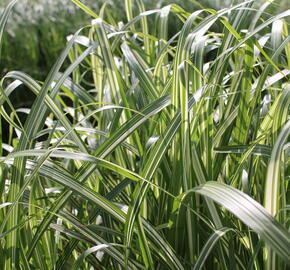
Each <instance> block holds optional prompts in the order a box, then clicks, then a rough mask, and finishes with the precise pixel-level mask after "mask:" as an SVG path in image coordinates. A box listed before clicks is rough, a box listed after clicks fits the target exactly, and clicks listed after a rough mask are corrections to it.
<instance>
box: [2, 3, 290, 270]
mask: <svg viewBox="0 0 290 270" xmlns="http://www.w3.org/2000/svg"><path fill="white" fill-rule="evenodd" d="M72 1H73V2H74V3H75V4H76V5H77V6H78V7H79V8H81V9H83V10H84V12H86V13H88V14H89V15H90V16H91V17H92V22H91V23H90V24H89V25H87V26H85V27H84V28H82V29H80V30H79V31H77V32H76V33H75V34H74V35H72V36H70V37H68V42H67V45H66V47H65V48H64V50H63V52H62V53H61V54H60V55H59V58H58V59H57V61H56V62H55V64H54V66H53V67H52V69H51V71H50V73H49V74H48V75H47V78H46V80H45V81H44V82H41V81H37V80H36V78H32V77H30V76H28V75H27V74H25V73H23V72H21V71H9V72H8V73H6V75H5V76H3V77H2V78H1V95H0V101H1V121H2V123H4V122H7V123H8V124H9V128H8V129H7V130H2V133H1V140H0V142H1V144H0V153H1V159H0V161H1V165H0V170H1V173H0V198H1V202H0V208H1V209H0V221H1V222H0V237H1V239H0V240H1V241H0V243H1V246H0V254H1V256H0V265H1V267H2V269H7V270H9V269H157V270H161V269H172V270H185V269H287V265H288V267H289V260H290V233H289V221H290V219H289V202H290V201H289V200H290V197H289V156H290V155H289V154H290V152H289V133H290V121H289V103H290V86H289V73H290V70H289V65H290V43H289V41H290V37H289V35H288V30H289V26H288V24H287V19H288V18H287V17H289V15H290V10H285V11H283V12H281V13H278V14H271V13H269V12H268V11H269V10H270V9H269V8H270V6H271V2H272V1H267V2H265V3H264V4H263V5H262V6H261V7H260V8H259V9H256V8H255V7H254V6H253V1H246V2H243V3H241V4H237V5H233V6H231V7H229V8H226V9H222V10H214V9H206V8H203V7H202V5H201V4H199V10H197V11H195V12H194V13H192V14H190V13H188V12H187V11H186V10H183V9H182V8H181V7H180V6H178V5H176V4H171V5H167V6H164V7H162V8H158V9H154V10H149V11H146V8H145V7H144V5H143V2H142V1H141V0H140V1H136V3H135V8H136V9H133V8H132V7H133V5H132V3H131V1H130V0H126V1H124V6H125V9H124V11H123V10H119V12H125V14H126V17H127V20H126V21H123V22H118V21H116V20H115V17H112V16H111V10H112V9H113V8H114V7H113V6H110V5H109V4H107V5H106V4H105V5H104V6H103V7H102V8H101V9H100V11H99V12H98V13H96V12H95V11H93V10H92V9H90V8H89V7H87V6H85V5H84V4H83V3H82V2H80V1H79V0H72ZM14 3H15V1H12V2H11V3H10V4H9V5H7V7H6V9H5V10H4V11H3V12H2V14H1V18H0V22H1V23H0V37H2V34H3V31H4V26H5V22H6V21H7V18H8V16H9V14H10V13H11V11H12V7H13V4H14ZM273 4H274V3H273ZM171 17H173V18H174V20H176V21H180V22H182V25H183V26H182V28H181V29H180V31H179V32H178V33H176V34H175V35H173V36H171V35H169V34H168V33H169V32H170V29H168V20H169V18H171ZM67 60H69V61H70V64H69V65H67V67H66V68H64V62H65V61H67ZM27 64H28V65H29V63H27ZM21 85H24V86H25V87H26V88H27V89H29V90H30V91H31V92H32V93H33V95H34V97H35V100H34V102H33V106H32V107H31V108H23V109H15V108H14V106H13V102H12V101H11V98H10V95H11V94H12V93H13V92H15V91H17V90H18V89H20V88H19V86H21ZM23 115H24V116H26V117H23ZM21 116H22V117H21ZM23 119H24V120H23ZM3 133H5V134H3ZM3 135H5V136H3ZM4 138H6V139H4Z"/></svg>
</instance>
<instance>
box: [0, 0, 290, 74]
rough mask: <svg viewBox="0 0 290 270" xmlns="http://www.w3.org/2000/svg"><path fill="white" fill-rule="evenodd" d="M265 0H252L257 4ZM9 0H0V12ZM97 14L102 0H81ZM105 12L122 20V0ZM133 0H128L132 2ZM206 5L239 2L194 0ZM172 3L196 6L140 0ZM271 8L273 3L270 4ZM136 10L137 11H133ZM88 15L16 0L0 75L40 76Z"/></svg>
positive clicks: (50, 0) (56, 3)
mask: <svg viewBox="0 0 290 270" xmlns="http://www.w3.org/2000/svg"><path fill="white" fill-rule="evenodd" d="M264 1H265V0H255V7H256V8H259V6H261V5H262V4H263V2H264ZM8 2H9V0H2V1H0V12H2V11H3V9H4V7H5V5H6V4H7V3H8ZM82 2H83V3H85V4H86V5H88V6H89V7H90V8H91V9H92V10H94V11H95V12H96V13H97V14H98V12H99V10H100V8H101V6H102V5H103V3H104V2H105V1H104V0H86V1H85V0H82ZM106 2H107V5H108V7H109V8H108V13H107V14H106V15H107V16H110V15H111V16H112V17H113V18H114V19H115V20H117V21H126V18H125V11H124V12H120V10H122V9H123V10H124V0H115V1H106ZM135 2H136V1H134V0H133V1H132V3H133V5H134V4H135ZM198 2H199V3H200V4H202V5H203V6H204V7H206V8H214V9H216V10H219V9H222V8H224V7H227V6H230V5H232V4H234V3H237V2H241V1H240V0H239V1H233V0H223V1H222V0H202V1H198ZM170 3H176V4H178V5H180V6H181V7H183V8H184V9H185V10H186V11H187V12H193V11H194V10H196V9H199V7H198V6H197V5H196V4H194V1H191V0H171V1H170V0H159V1H154V0H144V4H145V7H146V9H147V10H148V9H152V8H156V7H161V6H165V5H167V4H170ZM275 3H276V9H277V10H272V11H271V13H272V12H274V13H275V12H279V11H281V10H286V9H288V8H290V1H288V0H281V1H275ZM272 8H274V9H275V5H274V6H273V7H272ZM136 14H137V13H136ZM170 19H171V21H170V27H169V29H170V32H171V33H170V34H173V33H175V32H176V31H178V30H179V28H180V25H178V23H176V21H177V20H175V18H174V17H172V18H170ZM90 20H91V18H90V17H89V16H88V15H87V14H85V12H83V11H82V10H80V9H79V8H77V7H76V5H75V4H74V3H72V2H71V0H18V3H17V4H16V6H15V7H14V9H13V12H12V16H11V18H10V20H9V22H8V25H7V28H6V33H5V35H4V40H3V47H2V56H1V57H2V59H1V61H0V76H1V77H2V76H3V75H4V74H5V73H6V72H8V71H10V70H21V71H24V72H26V73H28V74H29V75H31V76H32V77H33V78H35V79H38V80H44V78H45V77H46V75H47V73H48V71H49V69H50V67H51V66H52V65H53V63H54V62H55V60H56V59H57V57H58V55H59V54H60V52H61V50H62V49H63V48H64V46H65V43H66V37H67V36H68V35H70V34H72V33H74V32H75V31H76V30H77V29H79V28H80V27H82V26H84V25H86V24H89V23H90Z"/></svg>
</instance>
